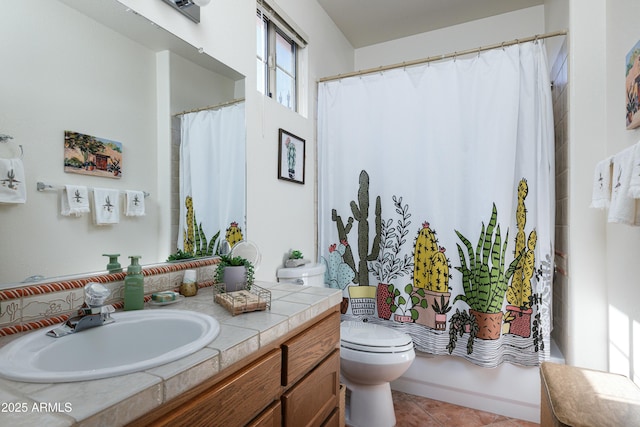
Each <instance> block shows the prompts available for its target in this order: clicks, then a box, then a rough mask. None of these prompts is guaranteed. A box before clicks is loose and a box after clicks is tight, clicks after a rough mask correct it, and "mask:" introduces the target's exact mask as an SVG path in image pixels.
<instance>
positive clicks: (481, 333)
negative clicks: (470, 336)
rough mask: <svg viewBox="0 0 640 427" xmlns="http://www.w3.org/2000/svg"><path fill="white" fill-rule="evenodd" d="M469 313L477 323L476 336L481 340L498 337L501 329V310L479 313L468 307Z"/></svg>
mask: <svg viewBox="0 0 640 427" xmlns="http://www.w3.org/2000/svg"><path fill="white" fill-rule="evenodd" d="M469 314H471V315H472V316H473V317H475V318H476V323H477V324H478V335H477V338H480V339H483V340H497V339H498V338H500V332H501V329H502V312H501V311H499V312H497V313H481V312H479V311H475V310H473V309H470V310H469Z"/></svg>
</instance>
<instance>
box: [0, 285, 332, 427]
mask: <svg viewBox="0 0 640 427" xmlns="http://www.w3.org/2000/svg"><path fill="white" fill-rule="evenodd" d="M256 284H257V285H258V286H261V287H263V288H266V289H269V290H270V291H271V310H269V311H258V312H253V313H244V314H240V315H236V316H232V315H231V314H230V313H229V312H228V311H227V310H226V309H225V308H224V307H222V306H220V305H219V304H215V303H213V288H211V287H209V288H203V289H200V290H199V292H198V294H197V295H196V296H194V297H190V298H185V299H184V300H183V301H182V302H179V303H176V304H171V305H168V306H166V307H167V308H171V309H183V310H193V311H198V312H200V313H204V314H208V315H211V316H213V317H214V318H216V319H217V320H218V321H219V322H220V326H221V327H220V334H219V335H218V337H217V338H216V339H214V340H213V341H212V342H211V343H210V344H209V345H207V346H205V347H204V348H203V349H201V350H199V351H197V352H195V353H193V354H191V355H190V356H187V357H184V358H182V359H180V360H177V361H175V362H171V363H167V364H165V365H161V366H158V367H155V368H152V369H148V370H146V371H141V372H136V373H132V374H128V375H121V376H117V377H111V378H104V379H100V380H93V381H80V382H71V383H58V384H36V383H24V382H17V381H10V380H6V379H1V378H0V425H3V426H9V425H10V426H14V427H16V426H43V425H46V426H47V427H54V426H75V425H82V426H119V425H124V424H126V423H127V422H130V421H133V420H134V419H136V418H138V417H140V416H141V415H143V414H145V413H147V412H150V411H152V410H153V409H154V408H156V407H158V406H160V405H162V404H163V403H164V402H167V401H169V400H171V399H173V398H174V397H176V396H178V395H180V394H181V393H183V392H184V391H186V390H188V389H190V388H192V387H194V386H196V385H197V384H199V383H201V382H203V381H204V380H206V379H207V378H210V377H212V376H214V375H216V374H217V373H219V372H220V371H222V370H223V369H225V368H226V367H228V366H230V365H231V364H233V363H235V362H237V361H239V360H241V359H242V358H244V357H246V356H248V355H250V354H252V353H253V352H256V351H257V350H259V349H260V347H262V346H264V345H267V344H269V343H270V342H272V341H274V340H277V339H278V338H279V337H281V336H283V335H285V334H286V333H287V332H289V331H290V330H293V329H295V328H296V327H298V326H300V325H302V324H303V323H305V322H307V321H309V320H311V319H313V318H314V317H316V316H318V315H320V314H322V313H324V312H325V311H327V310H328V309H329V308H331V307H333V306H335V305H337V304H340V302H341V300H342V292H341V291H340V290H338V289H331V288H320V287H312V286H299V285H292V284H287V283H268V282H256ZM163 308H164V307H158V306H153V305H150V304H149V303H147V304H145V310H146V309H153V310H162V309H163ZM48 329H51V328H46V329H43V332H44V331H45V330H48ZM11 339H12V337H10V336H9V337H4V338H0V346H1V345H4V344H6V343H7V342H8V341H10V340H11Z"/></svg>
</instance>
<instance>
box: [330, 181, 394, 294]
mask: <svg viewBox="0 0 640 427" xmlns="http://www.w3.org/2000/svg"><path fill="white" fill-rule="evenodd" d="M359 183H360V186H359V188H358V202H357V203H356V202H355V201H354V200H352V201H351V203H350V206H351V213H352V215H353V217H349V219H348V220H347V225H346V226H345V225H344V223H343V221H342V217H340V216H339V215H338V213H337V211H336V210H335V209H332V210H331V219H332V220H333V221H334V222H336V226H337V228H338V237H339V238H340V241H341V242H343V241H347V240H348V238H347V237H348V234H349V232H350V231H351V228H352V226H353V221H354V220H355V221H356V222H357V223H358V256H359V260H358V263H357V266H356V262H355V260H354V258H353V253H352V251H351V246H347V249H346V252H345V254H344V256H343V259H344V262H345V263H347V265H349V267H351V269H352V270H353V271H354V272H355V278H354V279H353V283H355V284H357V285H360V286H368V285H369V267H368V262H370V261H375V259H376V258H377V257H378V253H379V251H380V234H381V232H382V219H381V214H382V207H381V203H380V196H377V197H376V207H375V236H374V238H373V244H372V245H371V251H370V252H369V174H367V171H365V170H362V171H361V172H360V178H359Z"/></svg>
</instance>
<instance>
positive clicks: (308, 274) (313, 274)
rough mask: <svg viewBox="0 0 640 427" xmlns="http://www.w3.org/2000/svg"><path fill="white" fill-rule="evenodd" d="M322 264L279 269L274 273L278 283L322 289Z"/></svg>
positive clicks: (323, 269)
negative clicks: (319, 287)
mask: <svg viewBox="0 0 640 427" xmlns="http://www.w3.org/2000/svg"><path fill="white" fill-rule="evenodd" d="M324 271H325V266H324V264H304V265H301V266H299V267H291V268H287V267H280V268H279V269H278V271H277V273H276V276H277V277H278V282H282V283H293V284H296V285H304V286H321V287H324V286H325V284H324Z"/></svg>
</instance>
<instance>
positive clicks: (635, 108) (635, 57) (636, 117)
mask: <svg viewBox="0 0 640 427" xmlns="http://www.w3.org/2000/svg"><path fill="white" fill-rule="evenodd" d="M625 61H626V70H625V76H626V77H625V86H626V87H625V89H626V96H625V101H626V104H627V105H626V109H625V122H626V125H627V129H635V128H637V127H638V126H640V99H639V98H640V41H638V42H636V44H635V45H634V46H633V47H632V48H631V50H630V51H629V53H627V56H626V57H625Z"/></svg>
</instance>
